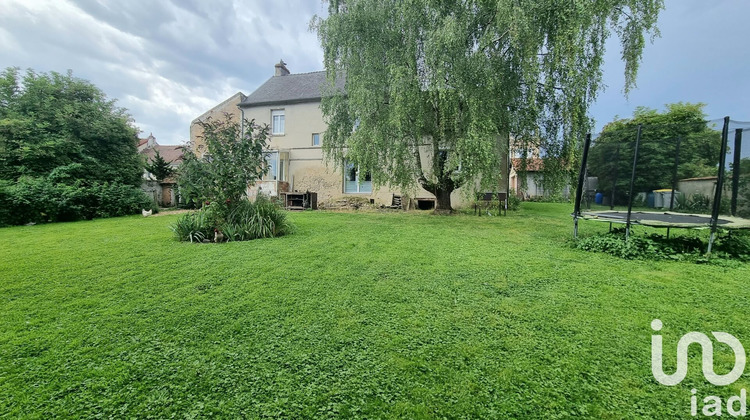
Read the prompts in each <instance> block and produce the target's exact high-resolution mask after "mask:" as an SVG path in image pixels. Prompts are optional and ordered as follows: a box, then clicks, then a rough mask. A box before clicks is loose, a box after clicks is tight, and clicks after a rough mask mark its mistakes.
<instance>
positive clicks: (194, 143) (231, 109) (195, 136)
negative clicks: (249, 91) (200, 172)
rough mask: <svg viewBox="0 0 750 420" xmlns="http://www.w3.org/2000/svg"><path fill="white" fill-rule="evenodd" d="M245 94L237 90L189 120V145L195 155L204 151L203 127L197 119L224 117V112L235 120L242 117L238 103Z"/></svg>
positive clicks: (199, 154) (242, 99)
mask: <svg viewBox="0 0 750 420" xmlns="http://www.w3.org/2000/svg"><path fill="white" fill-rule="evenodd" d="M245 98H247V96H245V94H244V93H242V92H237V93H235V94H234V95H232V96H230V97H229V98H227V99H225V100H223V101H222V102H221V103H220V104H218V105H216V106H215V107H213V108H211V109H209V110H208V111H206V112H204V113H203V114H201V115H200V116H198V117H197V118H195V119H194V120H193V121H191V122H190V145H191V147H192V148H193V152H194V153H195V154H196V156H203V154H204V153H205V147H206V146H205V144H204V143H203V140H202V136H203V127H201V126H200V124H198V122H199V121H205V120H207V119H208V118H213V119H217V118H224V115H225V114H229V115H231V116H232V117H233V118H235V119H236V120H239V119H240V118H241V117H242V113H241V112H240V109H239V107H238V105H239V104H240V102H242V101H244V100H245Z"/></svg>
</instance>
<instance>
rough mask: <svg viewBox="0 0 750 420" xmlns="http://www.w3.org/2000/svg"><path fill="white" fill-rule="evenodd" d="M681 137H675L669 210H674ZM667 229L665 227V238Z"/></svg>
mask: <svg viewBox="0 0 750 420" xmlns="http://www.w3.org/2000/svg"><path fill="white" fill-rule="evenodd" d="M681 141H682V137H677V145H676V147H675V153H674V168H673V170H672V195H671V196H670V197H669V211H672V210H674V192H675V191H676V190H677V168H678V167H679V166H680V142H681ZM668 237H669V229H667V238H668Z"/></svg>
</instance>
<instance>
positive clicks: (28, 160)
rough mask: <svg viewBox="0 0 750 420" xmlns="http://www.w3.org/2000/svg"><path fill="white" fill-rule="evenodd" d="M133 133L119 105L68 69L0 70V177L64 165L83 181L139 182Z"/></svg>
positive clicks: (140, 171) (39, 172) (42, 172)
mask: <svg viewBox="0 0 750 420" xmlns="http://www.w3.org/2000/svg"><path fill="white" fill-rule="evenodd" d="M137 134H138V130H137V129H136V128H135V127H134V126H133V124H132V118H131V117H130V115H128V114H127V112H126V110H125V109H123V108H119V107H117V106H115V101H113V100H109V99H107V96H106V95H105V94H104V92H102V91H101V90H99V88H97V87H96V86H94V85H93V84H91V83H89V82H88V81H85V80H81V79H78V78H74V77H73V75H72V73H71V72H68V73H67V74H64V75H63V74H60V73H55V72H51V73H47V74H45V73H41V74H39V73H36V72H34V71H33V70H28V71H27V72H26V74H25V75H24V76H23V77H21V75H20V72H19V70H18V69H17V68H12V67H11V68H7V69H5V70H4V71H3V72H2V73H0V179H4V180H9V181H15V180H17V179H18V178H19V177H21V176H32V177H40V176H47V175H49V174H50V173H52V172H53V171H55V170H61V169H60V168H65V167H69V170H68V172H69V173H70V176H72V177H74V178H75V179H78V180H81V181H83V182H86V183H96V182H99V183H101V182H110V183H112V182H114V183H118V184H126V185H133V186H139V185H140V182H141V176H142V174H143V168H142V164H141V161H140V159H139V156H138V151H137ZM63 170H64V169H63Z"/></svg>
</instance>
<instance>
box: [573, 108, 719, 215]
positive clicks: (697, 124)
mask: <svg viewBox="0 0 750 420" xmlns="http://www.w3.org/2000/svg"><path fill="white" fill-rule="evenodd" d="M704 107H705V104H702V103H698V104H691V103H682V102H680V103H675V104H669V105H667V106H666V109H665V110H664V112H658V111H657V110H654V109H650V108H645V107H639V108H636V110H635V112H634V113H633V117H632V118H626V119H616V120H615V121H612V122H610V123H608V124H607V125H605V126H604V128H603V129H602V132H601V134H600V135H599V137H598V138H597V139H596V140H595V143H594V145H593V146H592V148H591V152H590V157H589V163H588V169H589V175H590V176H596V177H598V178H599V189H600V190H603V191H605V192H607V193H611V190H612V185H613V183H614V182H615V180H616V184H615V191H616V200H618V201H620V200H623V199H624V198H625V195H626V194H627V193H628V191H629V189H630V175H631V172H632V165H633V153H634V146H635V139H636V134H637V130H638V126H639V125H642V130H641V142H640V146H639V151H638V167H637V168H638V170H637V172H636V178H635V184H634V190H635V191H636V192H649V191H652V190H656V189H660V188H671V186H672V181H673V177H674V162H675V153H676V151H677V140H678V139H679V143H680V156H679V165H678V170H677V179H684V178H693V177H702V176H715V175H716V174H717V168H718V164H719V154H720V152H721V133H720V129H721V127H718V128H717V127H713V126H712V125H711V124H710V123H709V122H708V121H706V119H705V118H706V115H705V113H704V112H703V108H704Z"/></svg>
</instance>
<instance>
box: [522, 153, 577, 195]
mask: <svg viewBox="0 0 750 420" xmlns="http://www.w3.org/2000/svg"><path fill="white" fill-rule="evenodd" d="M511 164H512V169H511V173H510V188H511V189H513V190H515V192H516V195H517V196H518V198H520V199H522V200H531V199H537V198H543V197H549V196H550V191H549V190H545V188H544V160H543V159H541V158H538V157H529V158H526V159H525V168H524V167H523V166H524V165H523V164H524V159H523V158H513V159H511ZM524 169H525V170H524ZM524 180H525V182H524ZM560 195H561V196H562V198H565V199H569V198H570V184H566V185H565V186H564V187H563V188H562V191H560Z"/></svg>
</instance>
